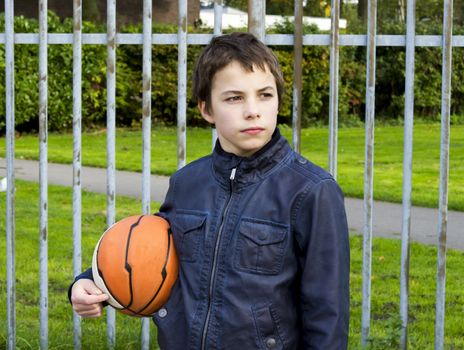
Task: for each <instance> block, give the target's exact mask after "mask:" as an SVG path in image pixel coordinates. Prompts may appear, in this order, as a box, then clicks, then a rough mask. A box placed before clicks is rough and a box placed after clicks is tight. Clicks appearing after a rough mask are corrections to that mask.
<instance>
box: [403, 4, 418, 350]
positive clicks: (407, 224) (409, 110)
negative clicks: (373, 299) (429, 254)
mask: <svg viewBox="0 0 464 350" xmlns="http://www.w3.org/2000/svg"><path fill="white" fill-rule="evenodd" d="M415 9H416V1H415V0H408V3H407V14H406V23H407V29H406V64H405V70H406V83H405V89H404V90H405V92H404V94H405V97H404V155H403V217H402V228H401V270H400V271H401V272H400V318H401V327H402V328H401V337H400V348H401V349H403V350H406V349H407V347H408V299H409V241H410V236H411V192H412V148H413V146H412V145H413V143H412V140H413V125H414V68H415V47H414V37H415V33H416V16H415Z"/></svg>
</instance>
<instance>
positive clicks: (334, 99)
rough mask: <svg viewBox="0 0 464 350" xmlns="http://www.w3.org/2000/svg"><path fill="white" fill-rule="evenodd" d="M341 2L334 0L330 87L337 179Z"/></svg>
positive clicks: (333, 171)
mask: <svg viewBox="0 0 464 350" xmlns="http://www.w3.org/2000/svg"><path fill="white" fill-rule="evenodd" d="M339 37H340V0H332V5H331V33H330V85H329V173H331V174H332V176H333V177H334V178H335V179H336V178H337V154H338V80H339V61H340V48H339Z"/></svg>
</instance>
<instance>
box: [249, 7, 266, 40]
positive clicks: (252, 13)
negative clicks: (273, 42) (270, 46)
mask: <svg viewBox="0 0 464 350" xmlns="http://www.w3.org/2000/svg"><path fill="white" fill-rule="evenodd" d="M265 18H266V1H254V0H248V31H249V32H250V33H251V34H253V35H254V36H256V37H257V38H258V39H259V40H261V41H263V42H264V39H265V36H266V26H265Z"/></svg>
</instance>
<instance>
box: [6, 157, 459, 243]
mask: <svg viewBox="0 0 464 350" xmlns="http://www.w3.org/2000/svg"><path fill="white" fill-rule="evenodd" d="M38 174H39V166H38V162H36V161H30V160H20V159H17V160H15V177H16V178H17V179H22V180H27V181H38ZM5 176H6V166H5V159H2V158H0V178H3V177H5ZM48 181H49V183H50V184H56V185H63V186H72V167H71V166H69V165H64V164H49V167H48ZM168 185H169V178H168V177H165V176H157V175H152V176H151V199H152V200H153V201H157V202H162V201H163V199H164V196H165V195H166V191H167V189H168ZM82 188H83V189H84V190H86V191H91V192H99V193H106V170H105V169H100V168H92V167H83V168H82ZM141 191H142V174H141V173H133V172H129V171H117V172H116V193H117V194H118V195H123V196H129V197H140V194H141ZM373 208H374V209H373V210H374V212H373V232H374V235H375V236H379V237H393V238H401V221H402V207H401V205H399V204H392V203H386V202H377V201H376V202H374V207H373ZM346 211H347V216H348V226H349V228H350V230H352V231H356V232H358V233H362V232H363V222H364V216H363V201H362V200H360V199H353V198H347V199H346ZM411 215H412V216H411V227H412V234H411V239H412V240H413V241H418V242H422V243H426V244H433V245H435V244H436V243H437V241H438V238H437V235H438V233H437V232H438V210H437V209H430V208H421V207H413V208H412V213H411ZM447 245H448V247H449V248H453V249H460V250H464V213H462V212H456V211H450V212H449V214H448V236H447Z"/></svg>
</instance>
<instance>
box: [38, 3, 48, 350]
mask: <svg viewBox="0 0 464 350" xmlns="http://www.w3.org/2000/svg"><path fill="white" fill-rule="evenodd" d="M47 9H48V5H47V0H39V154H40V156H39V183H40V185H39V187H40V190H39V191H40V200H39V203H40V204H39V212H40V225H39V226H40V229H39V237H40V348H41V349H48V176H47V166H48V155H47V152H48V151H47V146H48V143H47V136H48V132H47V128H48V122H47V118H48V111H47V109H48V77H47V70H48V68H47V64H48V63H47V58H48V57H47V46H48V40H47V32H48V30H47Z"/></svg>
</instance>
